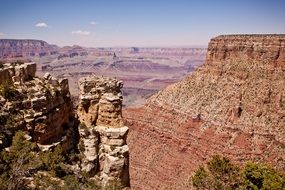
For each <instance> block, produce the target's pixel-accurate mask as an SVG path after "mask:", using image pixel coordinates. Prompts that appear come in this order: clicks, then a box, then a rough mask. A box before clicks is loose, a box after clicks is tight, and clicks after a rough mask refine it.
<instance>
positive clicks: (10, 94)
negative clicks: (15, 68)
mask: <svg viewBox="0 0 285 190" xmlns="http://www.w3.org/2000/svg"><path fill="white" fill-rule="evenodd" d="M17 93H18V92H17V90H16V89H15V87H14V85H13V82H12V81H11V80H7V81H5V82H4V83H2V84H1V85H0V95H1V96H3V97H4V98H5V99H12V98H14V97H15V96H16V95H17Z"/></svg>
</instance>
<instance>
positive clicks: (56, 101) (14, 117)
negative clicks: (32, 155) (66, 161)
mask: <svg viewBox="0 0 285 190" xmlns="http://www.w3.org/2000/svg"><path fill="white" fill-rule="evenodd" d="M35 72H36V64H35V63H24V64H21V63H19V64H18V65H11V64H9V63H8V64H5V65H4V66H3V68H2V69H0V74H1V75H0V76H1V77H0V85H1V96H0V105H1V108H0V114H1V115H0V118H1V123H0V130H1V134H4V136H3V137H2V138H3V139H2V143H4V142H5V141H9V139H10V137H11V136H13V133H14V132H15V131H17V130H19V129H21V130H26V131H29V134H30V135H31V137H32V139H33V141H35V142H37V143H38V144H39V146H41V147H43V148H49V147H51V146H53V145H55V144H58V143H61V144H62V145H63V146H64V147H65V148H66V149H70V148H71V147H72V144H73V143H74V140H73V139H74V138H73V135H74V121H75V117H74V113H73V110H72V109H73V107H72V102H71V99H70V94H69V89H68V81H67V80H66V79H60V80H57V79H56V78H54V77H51V76H50V75H49V74H46V75H45V77H44V78H38V77H35ZM5 135H6V136H5ZM9 136H10V137H9Z"/></svg>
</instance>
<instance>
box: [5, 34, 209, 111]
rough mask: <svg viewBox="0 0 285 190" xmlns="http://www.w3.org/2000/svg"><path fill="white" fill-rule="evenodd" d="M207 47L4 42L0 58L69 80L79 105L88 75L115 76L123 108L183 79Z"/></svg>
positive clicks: (141, 101) (38, 73)
mask: <svg viewBox="0 0 285 190" xmlns="http://www.w3.org/2000/svg"><path fill="white" fill-rule="evenodd" d="M206 52H207V51H206V48H203V47H190V48H165V47H156V48H155V47H153V48H149V47H142V48H141V47H114V48H85V47H80V46H76V45H75V46H65V47H61V48H60V47H58V46H55V45H50V44H48V43H46V42H43V41H39V40H9V39H7V40H5V39H2V40H1V43H0V59H3V60H7V61H15V60H24V61H33V62H35V63H36V64H37V75H38V76H43V75H44V74H45V73H46V72H49V73H50V74H52V75H53V76H55V77H57V78H67V79H68V80H69V89H70V93H71V96H72V97H73V98H74V99H75V101H76V102H77V100H78V97H79V92H80V90H79V87H78V80H79V79H80V78H81V77H86V76H89V75H97V76H109V77H115V78H118V79H119V80H122V81H123V82H124V86H123V88H122V92H123V95H124V102H123V105H124V107H129V106H138V105H142V104H143V103H144V102H145V100H146V99H147V98H148V97H150V96H151V95H153V94H154V93H156V92H157V91H158V90H161V89H162V88H165V87H166V86H168V85H170V84H173V83H175V82H178V81H180V80H182V78H183V77H185V76H187V74H189V73H191V72H192V71H193V70H195V69H196V68H197V67H199V66H200V65H201V64H202V63H203V62H204V60H205V57H206Z"/></svg>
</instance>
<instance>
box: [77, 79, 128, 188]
mask: <svg viewBox="0 0 285 190" xmlns="http://www.w3.org/2000/svg"><path fill="white" fill-rule="evenodd" d="M79 86H80V97H79V99H80V101H79V105H78V111H77V113H78V117H79V120H80V122H81V124H80V127H79V132H80V142H79V150H80V151H81V154H82V157H83V159H82V162H81V168H82V170H83V171H85V172H87V173H89V174H90V175H95V174H98V175H99V180H100V181H101V182H102V185H103V186H105V185H108V184H110V183H112V182H114V181H116V182H119V183H121V184H123V185H124V186H129V147H128V145H127V144H126V138H127V134H128V130H129V129H128V127H126V126H124V125H123V120H122V101H123V97H122V94H121V88H122V87H123V83H122V81H118V80H116V79H111V78H105V77H96V76H92V77H86V78H81V79H80V81H79Z"/></svg>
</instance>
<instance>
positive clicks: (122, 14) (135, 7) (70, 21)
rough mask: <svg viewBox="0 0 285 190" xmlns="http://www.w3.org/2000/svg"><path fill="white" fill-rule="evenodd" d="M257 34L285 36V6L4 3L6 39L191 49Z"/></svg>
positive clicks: (81, 0)
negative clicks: (224, 36) (216, 40)
mask: <svg viewBox="0 0 285 190" xmlns="http://www.w3.org/2000/svg"><path fill="white" fill-rule="evenodd" d="M253 33H258V34H267V33H283V34H284V33H285V0H196V1H194V0H0V38H1V39H39V40H45V41H47V42H48V43H52V44H56V45H59V46H65V45H81V46H85V47H115V46H140V47H165V46H168V47H176V46H177V47H190V46H206V45H207V44H208V42H209V40H210V38H212V37H215V36H217V35H221V34H253Z"/></svg>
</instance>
